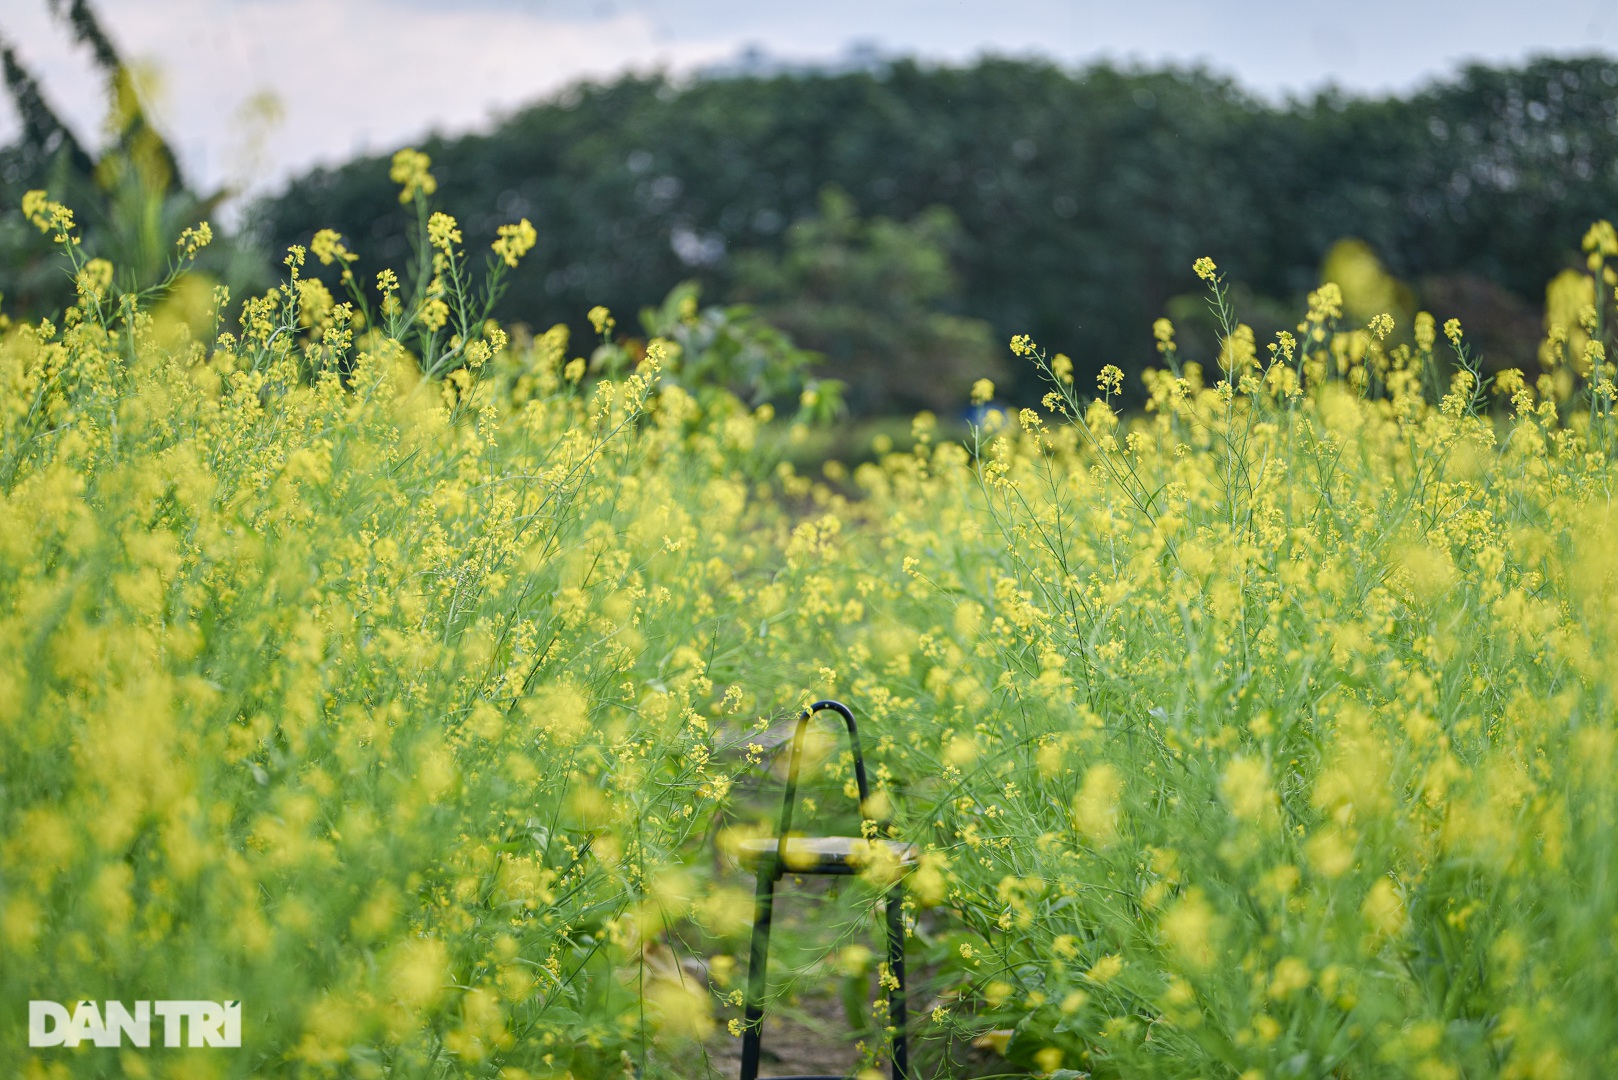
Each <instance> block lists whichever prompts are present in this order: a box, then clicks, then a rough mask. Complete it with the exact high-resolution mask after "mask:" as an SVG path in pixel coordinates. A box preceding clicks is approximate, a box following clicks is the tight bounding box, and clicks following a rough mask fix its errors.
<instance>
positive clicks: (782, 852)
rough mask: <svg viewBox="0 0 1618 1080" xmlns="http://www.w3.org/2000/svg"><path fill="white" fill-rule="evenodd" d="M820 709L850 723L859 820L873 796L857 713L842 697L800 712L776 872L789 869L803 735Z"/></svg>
mask: <svg viewBox="0 0 1618 1080" xmlns="http://www.w3.org/2000/svg"><path fill="white" fill-rule="evenodd" d="M819 712H834V713H836V714H837V715H838V716H841V717H842V718H843V722H844V723H846V724H847V725H848V744H849V746H850V747H851V748H852V749H853V751H854V783H855V785H856V786H857V787H858V789H859V793H860V820H861V821H864V820H865V804H866V803H867V802H869V801H870V798H871V785H870V784H869V783H867V782H866V779H865V755H864V754H862V753H861V752H860V733H859V729H858V727H857V726H856V725H855V723H854V713H853V710H851V709H850V708H849V707H848V706H847V705H844V704H843V703H842V702H841V701H832V700H830V699H826V700H822V701H817V702H815V703H814V704H813V705H811V706H809V707H808V708H807V709H805V710H804V711H803V712H801V713H799V714H798V724H797V728H796V729H795V730H794V731H793V733H792V760H791V763H790V764H789V765H788V767H787V791H786V797H785V798H784V799H782V800H781V827H780V829H778V830H777V831H776V834H775V835H776V846H775V875H776V877H780V876H781V875H782V874H783V873H785V872H786V856H787V832H788V831H789V830H790V829H791V828H792V805H793V803H794V802H795V801H796V800H797V797H798V767H799V765H800V764H801V763H802V761H803V737H804V734H805V733H806V732H807V731H808V730H809V718H810V717H812V716H814V715H815V714H816V713H819Z"/></svg>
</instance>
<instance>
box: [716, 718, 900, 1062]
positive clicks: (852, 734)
mask: <svg viewBox="0 0 1618 1080" xmlns="http://www.w3.org/2000/svg"><path fill="white" fill-rule="evenodd" d="M819 712H834V713H836V714H837V715H839V716H841V717H842V718H843V720H844V722H845V723H847V725H848V742H849V745H850V747H851V748H852V749H853V751H854V780H855V783H856V784H857V785H858V787H859V793H860V817H861V820H862V821H865V820H869V819H867V818H865V816H864V815H865V807H866V806H867V805H868V800H869V799H870V797H871V791H870V787H869V785H868V784H867V783H866V780H865V758H864V756H863V755H862V754H861V753H860V736H859V732H858V730H857V729H856V727H855V724H854V713H853V712H852V711H850V709H849V708H848V706H847V705H844V704H843V703H841V702H838V701H817V702H815V703H814V704H813V705H811V706H809V707H808V708H807V709H805V710H804V711H803V712H802V713H801V714H800V715H799V716H798V722H797V728H796V730H795V731H794V732H793V735H792V757H791V761H790V763H789V765H788V768H787V789H786V796H785V798H783V799H782V801H781V827H780V829H779V830H778V831H777V833H776V835H775V836H774V837H771V838H769V839H764V840H747V841H744V842H743V843H742V844H741V848H740V852H739V854H740V858H741V863H742V865H743V866H744V867H748V868H750V869H752V870H754V872H755V873H756V874H757V875H758V887H757V890H756V892H755V899H754V904H753V943H752V948H751V950H750V951H749V954H748V961H747V999H746V1007H745V1011H744V1013H743V1020H742V1069H741V1080H759V1075H758V1065H759V1052H760V1050H761V1049H762V1047H761V1039H762V1036H763V1028H764V993H765V969H766V968H767V967H768V964H769V950H770V918H771V915H772V913H773V910H774V906H775V883H776V882H777V881H779V880H781V878H782V877H784V876H786V875H787V874H844V875H848V874H858V873H859V872H860V871H861V870H862V869H864V867H865V866H866V865H868V860H869V859H870V857H871V855H872V851H873V847H874V846H882V847H886V849H887V854H888V855H889V856H891V857H892V858H893V860H894V862H895V863H896V864H897V866H898V867H899V875H898V876H897V877H896V878H895V879H894V882H893V884H892V885H891V886H889V888H888V891H887V895H886V896H884V897H883V907H884V909H885V914H886V916H887V929H888V971H889V973H890V974H891V975H892V976H893V978H894V980H895V981H896V982H897V984H898V985H897V986H896V987H894V988H893V989H892V993H891V994H890V995H889V997H888V1025H889V1030H890V1031H891V1032H892V1033H893V1034H892V1037H891V1039H890V1047H889V1049H890V1054H889V1059H890V1061H891V1062H892V1070H893V1072H892V1075H893V1080H909V1077H910V1060H909V1053H908V1050H907V1047H906V1043H905V952H904V948H905V934H904V916H903V914H902V913H901V909H902V907H903V903H904V886H903V880H904V874H905V873H907V872H908V871H909V868H910V867H912V866H914V865H915V864H916V860H917V857H918V852H917V849H916V847H915V845H914V844H899V843H895V842H893V841H891V840H867V839H865V838H864V837H855V836H819V837H808V836H792V835H791V830H792V806H793V802H794V801H795V800H796V798H797V794H798V767H799V765H800V764H801V762H802V759H803V739H804V734H805V732H807V731H808V728H809V719H810V717H812V716H814V715H815V714H816V713H819ZM862 831H865V830H862ZM767 1080H844V1078H843V1077H841V1076H829V1075H828V1076H781V1077H770V1078H767Z"/></svg>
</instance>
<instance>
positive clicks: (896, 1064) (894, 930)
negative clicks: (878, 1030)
mask: <svg viewBox="0 0 1618 1080" xmlns="http://www.w3.org/2000/svg"><path fill="white" fill-rule="evenodd" d="M884 906H885V907H886V908H887V916H888V971H889V972H890V973H892V975H893V979H894V982H896V983H897V984H898V985H897V986H895V987H893V988H892V992H891V993H889V994H888V1023H889V1024H890V1025H892V1027H893V1042H892V1047H893V1080H910V1051H909V1046H908V1044H907V1043H906V1041H905V1026H906V1019H907V1018H906V1015H905V922H904V888H903V886H900V885H895V886H893V888H891V889H889V890H888V897H887V901H886V904H885V905H884Z"/></svg>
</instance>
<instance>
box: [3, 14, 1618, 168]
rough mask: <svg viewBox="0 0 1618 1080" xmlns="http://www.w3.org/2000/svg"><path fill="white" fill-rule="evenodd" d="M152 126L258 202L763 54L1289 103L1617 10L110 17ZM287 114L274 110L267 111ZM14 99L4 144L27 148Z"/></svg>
mask: <svg viewBox="0 0 1618 1080" xmlns="http://www.w3.org/2000/svg"><path fill="white" fill-rule="evenodd" d="M97 10H98V11H99V12H100V13H101V15H102V18H103V20H104V21H105V22H106V23H107V25H108V28H109V30H110V31H111V33H112V34H113V36H114V37H115V38H116V39H117V41H118V43H119V45H120V46H121V47H122V49H123V50H124V52H125V54H126V56H127V57H129V58H130V59H133V60H138V61H141V62H142V64H143V66H145V67H147V68H149V69H150V70H152V71H155V72H156V73H157V74H158V77H159V79H158V82H159V85H158V86H157V87H156V89H155V90H154V91H153V96H154V98H155V108H154V112H155V114H156V115H157V117H158V119H159V122H160V123H161V125H162V127H163V129H164V130H165V131H166V133H167V134H168V135H169V137H170V139H171V141H172V142H173V143H174V145H175V147H176V149H177V150H178V151H179V153H180V155H181V158H182V161H183V162H184V164H185V165H186V166H187V167H188V169H189V170H190V171H191V173H192V174H193V176H195V177H197V178H198V179H200V180H201V181H202V182H203V183H205V184H207V185H216V184H224V183H231V184H234V185H237V186H240V185H242V184H244V183H250V184H251V186H252V187H254V188H257V189H260V190H262V189H264V188H266V187H270V186H273V185H274V184H276V183H277V182H278V181H280V180H282V179H284V178H285V177H287V176H289V175H291V174H294V173H296V172H298V171H301V170H303V169H306V168H308V167H310V166H311V165H313V164H316V163H321V162H336V161H341V160H343V159H344V158H345V157H348V156H349V155H351V154H353V153H355V152H357V151H362V150H371V151H378V150H385V149H392V148H394V147H396V146H398V145H400V144H402V143H405V142H408V141H410V140H411V139H414V138H417V137H419V136H420V135H422V134H423V133H425V132H427V131H429V130H433V129H436V130H439V131H447V132H460V131H466V130H472V129H476V128H479V127H483V126H487V125H488V123H489V122H490V119H491V118H492V117H495V116H498V115H499V114H500V113H502V112H507V111H510V110H512V109H515V108H517V107H519V106H521V105H523V104H525V103H527V102H530V101H533V100H534V99H536V98H539V97H542V96H544V95H547V94H550V93H554V92H555V91H556V90H557V89H558V88H560V87H561V86H564V85H566V84H567V83H569V82H572V81H575V80H577V79H579V78H581V77H586V76H592V77H606V76H611V75H613V74H615V73H617V72H621V71H624V70H626V69H635V70H648V69H654V68H660V67H661V68H666V69H669V70H672V71H675V72H689V71H692V70H694V69H697V68H700V67H703V66H705V65H709V64H713V63H716V62H721V61H724V60H727V59H731V58H734V57H735V56H737V55H738V54H739V53H740V51H741V50H742V49H744V48H747V47H750V46H751V47H757V48H761V49H762V50H764V51H765V52H766V53H768V54H770V55H772V56H776V57H780V58H782V59H786V60H798V61H820V60H835V59H836V58H838V57H839V56H841V55H845V54H846V53H847V52H848V50H849V49H850V47H851V46H865V47H875V48H876V49H877V50H879V51H881V52H884V53H894V54H899V53H903V54H909V55H917V56H920V57H923V58H931V59H936V60H944V61H961V60H968V59H971V58H972V57H975V56H977V55H980V54H982V53H984V52H995V53H1001V54H1013V55H1039V56H1044V57H1047V58H1050V59H1054V60H1058V61H1061V62H1064V63H1082V62H1084V61H1088V60H1094V59H1099V58H1109V59H1112V60H1117V61H1131V60H1138V61H1145V62H1149V63H1150V62H1160V61H1165V60H1171V61H1176V62H1181V63H1203V64H1206V65H1207V66H1209V67H1210V68H1212V69H1214V70H1216V71H1219V72H1223V73H1227V74H1230V75H1232V76H1234V77H1236V78H1237V79H1238V80H1240V81H1241V82H1242V83H1243V84H1245V85H1246V86H1248V87H1250V88H1251V89H1254V90H1256V91H1259V92H1262V93H1266V94H1269V95H1274V96H1282V95H1285V94H1288V93H1300V92H1307V91H1309V90H1312V89H1314V88H1316V87H1318V86H1320V85H1321V84H1323V83H1326V82H1335V83H1337V84H1338V85H1341V86H1343V87H1346V88H1349V89H1352V90H1357V91H1365V92H1385V91H1398V90H1406V89H1409V88H1411V87H1413V86H1415V85H1418V84H1420V83H1422V82H1425V81H1428V80H1430V79H1433V78H1435V77H1440V76H1443V75H1445V74H1448V73H1450V72H1452V71H1454V70H1455V68H1456V67H1457V66H1458V65H1459V64H1461V63H1463V62H1464V61H1466V60H1470V59H1483V60H1489V61H1517V60H1521V59H1524V58H1526V57H1528V56H1530V55H1536V54H1544V53H1554V54H1564V55H1565V54H1570V53H1578V52H1590V51H1599V52H1604V53H1609V54H1615V53H1618V3H1615V2H1614V0H1533V2H1521V0H1359V2H1358V3H1351V4H1345V3H1342V2H1332V3H1315V2H1306V0H1231V2H1228V3H1198V2H1192V0H1157V2H1152V0H1137V2H1133V3H1128V2H1125V3H1120V2H1117V0H1113V2H1105V3H1103V2H1091V0H1068V2H1062V0H955V2H948V0H930V2H929V0H819V2H816V0H802V2H799V3H797V4H794V5H786V4H778V3H761V2H758V0H459V2H456V3H447V2H437V3H435V2H430V0H101V2H100V3H99V4H97ZM0 33H3V34H4V35H5V36H6V37H7V38H8V39H9V40H10V41H11V42H12V43H13V44H14V45H15V46H16V47H17V49H18V52H19V54H20V56H21V58H22V59H23V61H24V62H25V63H26V64H28V65H29V66H30V67H31V68H32V69H33V71H34V73H35V74H36V75H37V76H38V77H39V79H40V81H41V83H42V84H43V86H44V90H45V93H46V95H47V97H48V99H49V100H50V101H51V102H52V103H53V104H54V105H55V106H56V107H57V108H58V110H59V111H61V112H62V113H63V114H64V115H65V116H66V117H67V118H68V119H69V121H70V122H71V123H73V124H74V125H75V126H76V127H77V129H78V131H79V133H80V135H81V137H83V138H86V139H87V140H88V141H94V139H95V137H96V135H97V132H98V128H99V125H100V118H101V115H102V111H103V110H102V99H101V85H100V81H99V80H98V79H97V78H96V77H95V76H94V75H93V73H92V69H91V67H90V65H89V62H88V59H87V57H86V56H85V55H84V54H83V51H82V50H80V49H77V48H75V47H74V46H73V44H72V42H71V40H70V38H69V37H68V36H67V34H66V32H65V31H64V29H63V27H62V26H61V25H60V24H59V23H58V22H56V20H54V19H53V18H52V17H51V16H50V15H49V13H48V10H47V7H46V0H5V3H4V4H0ZM269 102H273V103H274V104H273V107H268V108H267V107H266V104H267V103H269ZM16 126H17V124H16V117H15V114H14V113H13V111H12V108H11V105H10V101H9V99H6V100H5V101H4V102H3V103H0V138H4V137H9V136H10V135H12V134H13V133H14V132H15V131H16Z"/></svg>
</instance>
